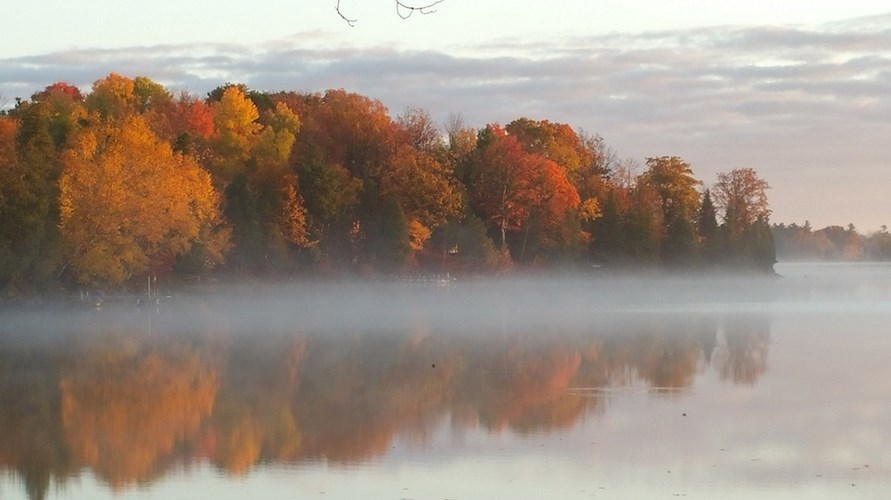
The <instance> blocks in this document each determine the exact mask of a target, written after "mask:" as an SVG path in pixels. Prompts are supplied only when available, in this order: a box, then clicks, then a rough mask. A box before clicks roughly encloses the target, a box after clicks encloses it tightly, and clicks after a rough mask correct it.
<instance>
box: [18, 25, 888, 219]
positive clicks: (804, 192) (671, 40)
mask: <svg viewBox="0 0 891 500" xmlns="http://www.w3.org/2000/svg"><path fill="white" fill-rule="evenodd" d="M889 21H891V15H889V16H878V17H868V18H861V19H853V20H849V21H846V22H840V23H834V24H832V25H826V26H823V27H822V28H820V29H804V28H799V27H782V26H780V27H750V28H745V27H734V26H723V27H711V28H702V29H696V30H689V31H665V32H650V33H643V34H627V33H625V34H622V33H619V34H610V35H601V36H594V37H587V38H569V39H562V40H560V39H556V40H550V41H545V42H542V41H538V40H516V39H510V40H499V41H494V42H492V43H489V44H487V45H481V46H478V47H471V48H467V49H464V50H452V51H449V52H446V51H441V52H437V51H416V50H400V49H398V48H386V47H377V48H353V47H345V46H335V45H331V46H325V45H324V36H323V35H321V34H319V33H306V34H299V35H295V36H293V37H290V38H287V39H283V40H275V41H272V42H268V43H265V44H262V45H257V46H252V47H242V46H236V45H231V44H203V45H197V46H193V45H188V46H186V45H182V46H179V45H164V46H153V47H129V48H123V49H90V50H69V51H64V52H57V53H50V54H43V55H39V56H30V57H21V58H9V59H3V60H0V82H2V83H0V94H3V95H5V96H6V98H7V99H9V98H11V97H16V96H20V97H27V96H28V95H29V94H30V93H33V92H34V91H37V90H39V89H40V88H42V87H44V86H46V85H48V84H49V83H52V82H54V81H57V80H66V81H69V82H71V83H75V84H77V85H81V86H84V87H85V88H88V87H89V85H90V84H91V82H92V81H94V80H96V79H98V78H101V77H103V76H104V75H106V74H107V73H109V72H111V71H116V72H119V73H122V74H127V75H134V76H135V75H145V76H149V77H151V78H153V79H155V80H157V81H159V82H161V83H164V84H165V85H167V86H168V87H170V88H174V89H188V90H190V91H193V92H195V93H198V94H203V93H204V92H207V91H209V90H211V89H212V88H214V87H216V86H217V85H220V84H222V83H225V82H227V81H236V82H245V83H247V84H248V85H250V86H251V87H252V88H256V89H263V90H273V91H274V90H298V91H322V90H324V89H327V88H337V87H343V88H346V89H347V90H351V91H355V92H360V93H363V94H366V95H369V96H371V97H375V98H378V99H380V100H381V101H383V102H384V103H385V104H386V105H387V106H388V107H389V108H390V109H391V111H392V112H394V114H395V113H398V112H400V111H401V110H402V109H404V108H405V107H406V106H408V105H418V106H422V107H425V108H427V109H429V110H430V112H431V114H432V115H433V116H434V117H436V118H437V119H440V120H442V119H445V118H446V116H448V114H449V113H461V114H462V115H463V116H464V117H465V120H466V122H467V123H468V124H471V125H474V126H481V125H483V124H485V123H487V122H502V123H503V122H508V121H510V120H512V119H514V118H517V117H520V116H527V117H530V118H547V119H550V120H554V121H561V122H567V123H570V124H571V125H574V126H577V127H583V128H584V129H586V130H589V131H594V132H599V133H601V134H602V135H604V136H605V137H606V138H607V141H608V142H609V143H610V144H611V145H612V146H613V147H614V148H615V149H617V150H618V151H619V153H620V154H621V155H624V156H633V157H636V158H639V159H640V158H643V157H646V156H654V155H662V154H678V155H681V156H684V157H685V158H687V159H688V160H689V161H691V163H692V164H693V166H694V170H695V171H696V173H697V175H699V176H700V177H702V178H703V179H705V180H706V181H707V182H708V181H709V180H711V179H712V178H713V175H714V173H715V172H717V171H721V170H726V169H729V168H733V167H736V166H741V165H746V166H752V167H754V168H756V169H758V170H759V171H761V172H762V173H763V175H764V176H765V177H766V178H767V179H768V180H769V181H770V182H771V184H772V185H773V186H774V188H775V189H774V192H773V193H772V195H773V197H772V203H773V205H774V209H775V210H774V214H775V219H779V220H790V221H791V220H798V221H801V220H803V219H804V218H806V217H807V218H810V219H811V220H812V221H814V222H815V223H817V224H820V223H825V224H829V223H846V222H848V221H855V222H857V223H858V224H860V225H861V226H866V227H868V228H877V227H878V226H879V225H880V224H882V223H889V222H891V221H888V220H882V219H881V218H882V217H884V214H887V213H889V212H891V201H885V197H884V196H880V195H879V194H878V192H877V191H876V190H877V189H878V188H877V187H876V180H877V179H876V178H878V180H879V181H880V182H881V183H885V185H891V173H889V172H885V170H889V171H891V169H887V168H886V167H887V161H886V157H887V154H886V147H885V146H884V144H885V142H886V141H887V138H888V137H891V119H889V118H888V117H889V116H891V114H889V111H891V92H889V91H891V78H889V76H891V22H889ZM842 167H843V168H842ZM815 171H816V172H824V174H823V175H822V177H821V176H813V175H810V174H811V173H813V172H815ZM833 171H835V172H836V173H837V175H838V177H839V178H838V179H832V178H831V175H830V174H828V173H827V172H833ZM851 172H861V173H869V174H870V175H869V177H870V178H871V180H870V183H869V184H868V185H861V184H858V180H857V179H856V178H850V177H849V176H850V175H851ZM839 186H844V187H845V188H846V189H853V190H856V191H857V195H858V196H859V197H860V206H858V207H852V208H851V210H846V208H845V204H844V203H827V200H832V199H845V198H849V197H851V196H852V193H849V192H838V191H833V189H834V188H836V189H837V188H838V187H839ZM864 199H866V200H874V203H873V204H872V205H869V206H868V207H864V206H863V201H862V200H864ZM839 218H840V219H839Z"/></svg>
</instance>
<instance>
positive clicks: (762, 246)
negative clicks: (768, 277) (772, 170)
mask: <svg viewBox="0 0 891 500" xmlns="http://www.w3.org/2000/svg"><path fill="white" fill-rule="evenodd" d="M769 187H770V186H769V185H768V183H767V181H765V180H764V179H762V178H760V177H759V176H758V174H757V173H756V172H755V170H754V169H751V168H736V169H733V170H731V171H730V172H722V173H719V174H718V182H717V183H715V185H714V187H713V188H712V191H713V193H714V201H715V207H716V208H717V209H719V210H722V211H723V219H724V224H723V229H724V239H725V244H726V249H727V251H728V257H729V258H730V259H731V260H733V261H735V263H736V264H738V265H746V266H748V265H755V266H756V267H759V268H766V269H772V268H773V264H774V262H775V261H776V258H775V257H776V255H775V249H774V243H773V236H772V235H771V233H770V226H769V223H768V219H769V217H770V208H769V206H768V202H767V189H769Z"/></svg>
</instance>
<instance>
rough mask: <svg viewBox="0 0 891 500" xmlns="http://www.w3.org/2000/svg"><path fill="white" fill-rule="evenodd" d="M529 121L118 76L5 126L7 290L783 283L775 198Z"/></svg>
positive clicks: (746, 171) (39, 103)
mask: <svg viewBox="0 0 891 500" xmlns="http://www.w3.org/2000/svg"><path fill="white" fill-rule="evenodd" d="M638 170H640V168H638V166H637V164H636V163H635V162H634V161H630V160H626V161H619V160H618V158H617V155H616V154H615V153H614V152H613V151H612V150H611V149H610V148H609V147H608V146H607V145H606V144H605V142H604V140H603V139H602V138H601V137H600V136H597V135H590V134H587V133H584V132H580V131H576V130H573V129H572V128H571V127H570V126H568V125H566V124H561V123H554V122H550V121H548V120H532V119H528V118H519V119H516V120H514V121H512V122H510V123H509V124H507V125H504V126H502V125H499V124H494V123H493V124H488V125H486V126H484V127H483V128H481V129H478V130H477V129H474V128H471V127H468V126H466V125H465V124H464V123H463V121H462V120H461V119H460V117H452V118H450V120H449V121H448V123H447V124H445V125H444V126H443V127H439V126H437V125H436V124H435V123H434V122H433V120H432V119H431V117H430V115H429V114H428V113H427V112H426V111H425V110H423V109H421V108H409V109H406V110H405V111H404V112H403V113H401V114H399V115H398V116H396V117H391V115H390V114H389V111H388V110H387V108H386V107H385V106H384V105H383V104H382V103H381V102H380V101H377V100H375V99H372V98H369V97H366V96H363V95H359V94H356V93H350V92H347V91H344V90H341V89H333V90H327V91H325V92H321V93H301V92H259V91H255V90H251V89H249V88H247V87H246V86H245V85H237V84H226V85H223V86H220V87H218V88H216V89H215V90H213V91H212V92H209V93H208V95H207V96H206V98H203V99H202V98H197V97H195V96H193V95H191V94H189V93H187V92H181V93H178V94H177V93H173V92H171V91H169V90H168V89H166V88H165V87H164V86H162V85H160V84H159V83H157V82H154V81H152V80H151V79H149V78H145V77H135V78H129V77H125V76H122V75H119V74H115V73H112V74H110V75H108V76H107V77H105V78H102V79H100V80H98V81H96V82H95V83H94V84H93V86H92V89H91V91H90V92H89V93H88V94H86V95H84V94H83V93H82V92H81V91H80V90H79V89H78V88H77V87H75V86H73V85H70V84H67V83H64V82H58V83H54V84H52V85H49V86H48V87H46V88H45V89H44V90H42V91H40V92H37V93H35V94H34V95H33V96H32V97H31V98H30V99H17V100H16V105H15V107H14V108H13V109H11V110H9V111H7V112H4V113H3V114H2V115H0V221H2V224H0V288H2V289H3V290H5V293H6V294H7V295H10V294H17V293H23V292H27V291H33V290H45V289H47V288H65V287H72V286H90V287H99V288H110V287H120V286H126V285H127V284H134V283H144V282H145V278H146V277H147V276H158V275H163V276H167V277H175V278H178V279H185V278H187V277H201V276H207V275H209V274H211V273H227V274H232V275H236V276H241V277H270V276H275V277H279V276H290V275H296V274H302V273H323V274H324V273H334V274H340V273H358V274H371V275H373V274H380V273H395V272H403V271H409V272H415V271H425V272H426V271H436V272H439V271H450V272H465V273H468V272H472V273H481V272H493V271H501V270H505V269H509V268H511V267H512V266H517V267H522V268H530V267H533V268H537V267H552V266H556V265H566V264H571V265H587V264H591V263H598V264H609V265H612V266H638V265H647V266H651V265H666V266H674V267H685V268H725V267H731V266H732V267H740V266H741V267H744V268H751V269H758V270H770V269H771V266H772V265H773V262H774V247H773V241H772V239H771V232H770V227H769V225H768V218H769V215H770V210H769V207H768V203H767V197H766V195H765V192H766V190H767V189H768V185H767V183H766V182H765V181H764V180H763V179H761V178H760V177H759V176H758V174H757V173H756V172H755V171H754V170H753V169H750V168H738V169H734V170H730V171H728V172H725V173H722V174H720V175H719V176H718V179H717V182H715V183H714V184H713V185H712V186H711V187H710V188H708V189H703V187H704V184H703V182H702V181H700V180H699V179H697V178H696V177H695V176H694V175H693V171H692V168H691V166H690V164H689V163H687V162H686V161H684V160H683V159H682V158H679V157H675V156H659V157H652V158H648V159H647V160H646V163H645V166H644V167H643V169H642V170H643V171H642V172H638Z"/></svg>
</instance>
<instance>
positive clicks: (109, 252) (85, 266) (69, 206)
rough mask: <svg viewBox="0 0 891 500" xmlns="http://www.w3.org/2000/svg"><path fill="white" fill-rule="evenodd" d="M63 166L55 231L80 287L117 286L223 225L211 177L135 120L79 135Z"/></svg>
mask: <svg viewBox="0 0 891 500" xmlns="http://www.w3.org/2000/svg"><path fill="white" fill-rule="evenodd" d="M63 164H64V167H63V173H62V178H61V180H60V206H61V229H62V234H63V236H64V237H65V240H66V241H67V242H68V246H69V259H70V265H71V272H72V273H73V275H74V276H75V279H76V280H77V281H79V282H82V283H90V284H119V283H121V282H123V281H125V280H127V279H129V278H130V276H132V275H133V274H139V273H143V272H145V271H147V270H148V269H149V267H150V265H154V266H160V265H162V264H163V263H164V262H168V261H169V259H171V258H173V257H175V256H177V255H180V254H183V253H185V252H187V251H188V250H189V249H190V248H191V246H192V244H193V243H195V242H196V241H198V240H199V239H200V238H201V236H202V234H206V233H207V231H212V228H213V227H215V226H218V225H219V224H220V222H221V221H220V220H219V211H218V204H219V200H218V195H217V194H216V192H215V191H214V189H213V186H212V184H211V180H210V176H209V174H208V173H207V172H205V171H204V170H203V169H201V167H199V166H198V165H197V163H195V161H194V160H192V159H191V158H189V157H187V156H184V155H182V154H179V153H174V152H173V150H172V149H171V148H170V146H169V145H168V144H166V143H163V142H161V141H159V140H158V139H157V137H155V135H154V134H153V133H152V132H151V130H149V128H148V126H147V125H146V123H145V121H144V120H143V119H141V118H140V117H139V116H130V117H128V118H126V119H125V120H124V121H123V122H121V123H120V124H114V123H108V124H103V125H98V126H96V127H92V128H90V129H86V130H84V131H82V132H81V133H80V134H79V135H78V136H77V137H76V138H75V139H74V141H73V142H72V146H71V149H70V150H68V151H66V153H65V154H64V155H63Z"/></svg>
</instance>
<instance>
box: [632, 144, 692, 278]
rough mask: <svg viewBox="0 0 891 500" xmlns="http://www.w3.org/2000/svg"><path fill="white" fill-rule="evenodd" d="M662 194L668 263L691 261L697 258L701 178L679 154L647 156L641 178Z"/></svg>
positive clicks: (663, 253)
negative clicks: (697, 220) (697, 217)
mask: <svg viewBox="0 0 891 500" xmlns="http://www.w3.org/2000/svg"><path fill="white" fill-rule="evenodd" d="M638 182H639V183H640V184H643V185H645V186H647V187H649V188H651V189H653V190H654V191H655V192H656V194H657V195H658V196H659V199H660V205H661V209H662V223H663V231H664V232H663V235H662V236H663V244H662V257H663V259H665V260H666V261H668V262H675V263H681V264H688V263H689V262H690V261H691V260H692V259H695V253H696V251H697V248H698V245H697V236H696V229H695V228H696V226H695V218H696V213H697V211H698V209H699V196H700V195H699V191H698V190H697V187H698V186H699V185H700V184H701V181H699V180H698V179H696V177H694V176H693V169H692V168H690V164H689V163H687V162H686V161H684V160H683V159H681V158H679V157H677V156H661V157H652V158H647V169H646V170H645V171H644V173H643V174H641V176H640V179H639V181H638Z"/></svg>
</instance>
